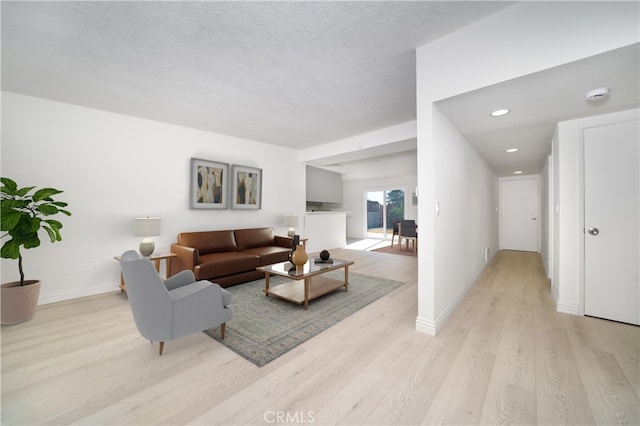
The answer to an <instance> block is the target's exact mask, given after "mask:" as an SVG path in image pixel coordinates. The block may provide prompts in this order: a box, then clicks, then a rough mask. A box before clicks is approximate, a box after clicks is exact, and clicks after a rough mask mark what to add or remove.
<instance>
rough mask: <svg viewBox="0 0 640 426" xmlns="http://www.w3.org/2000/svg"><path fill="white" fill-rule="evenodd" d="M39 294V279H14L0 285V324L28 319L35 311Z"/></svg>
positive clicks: (15, 322) (16, 322)
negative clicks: (21, 283) (22, 282)
mask: <svg viewBox="0 0 640 426" xmlns="http://www.w3.org/2000/svg"><path fill="white" fill-rule="evenodd" d="M39 296H40V281H38V280H25V282H24V285H23V286H21V285H20V281H14V282H10V283H6V284H2V285H1V286H0V298H1V306H0V308H1V309H2V312H1V317H2V318H1V322H2V324H18V323H20V322H25V321H29V320H30V319H31V318H33V316H34V315H35V313H36V308H37V307H38V298H39Z"/></svg>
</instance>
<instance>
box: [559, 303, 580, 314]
mask: <svg viewBox="0 0 640 426" xmlns="http://www.w3.org/2000/svg"><path fill="white" fill-rule="evenodd" d="M556 310H557V311H558V312H562V313H563V314H571V315H580V307H579V306H578V305H577V304H575V303H567V302H563V301H561V300H560V301H558V303H556Z"/></svg>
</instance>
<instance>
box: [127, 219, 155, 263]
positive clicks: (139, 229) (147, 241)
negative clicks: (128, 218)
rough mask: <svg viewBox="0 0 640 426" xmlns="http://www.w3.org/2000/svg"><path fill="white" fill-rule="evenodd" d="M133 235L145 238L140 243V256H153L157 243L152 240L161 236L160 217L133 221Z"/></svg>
mask: <svg viewBox="0 0 640 426" xmlns="http://www.w3.org/2000/svg"><path fill="white" fill-rule="evenodd" d="M133 233H134V235H135V236H136V237H144V238H143V239H142V241H140V254H141V255H143V256H151V254H153V250H155V248H156V243H155V242H154V241H153V240H152V239H151V238H150V237H155V236H157V235H160V218H159V217H137V218H135V219H133Z"/></svg>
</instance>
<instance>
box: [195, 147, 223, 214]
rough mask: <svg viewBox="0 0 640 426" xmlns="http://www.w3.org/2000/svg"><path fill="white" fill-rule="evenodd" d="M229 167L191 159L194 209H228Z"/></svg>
mask: <svg viewBox="0 0 640 426" xmlns="http://www.w3.org/2000/svg"><path fill="white" fill-rule="evenodd" d="M228 182H229V165H228V164H227V163H220V162H217V161H208V160H201V159H199V158H192V159H191V180H190V188H189V200H190V205H191V208H192V209H226V208H227V200H228V199H229V194H228V192H229V189H228V188H229V183H228Z"/></svg>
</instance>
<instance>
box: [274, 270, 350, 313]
mask: <svg viewBox="0 0 640 426" xmlns="http://www.w3.org/2000/svg"><path fill="white" fill-rule="evenodd" d="M311 279H312V277H308V278H305V279H304V285H300V283H299V282H298V281H294V280H292V281H288V282H286V283H284V284H279V285H277V286H275V287H269V289H268V290H267V289H264V290H262V291H263V292H264V293H265V294H266V295H267V296H275V297H278V298H280V299H284V300H286V301H289V302H293V303H297V304H298V305H303V304H304V307H305V309H306V308H307V305H308V303H309V301H311V300H313V299H317V298H318V297H320V296H324V295H325V294H327V293H331V292H332V291H334V290H337V289H339V288H340V287H344V291H347V289H348V286H349V283H348V282H344V281H340V280H334V279H332V278H326V277H322V276H315V277H313V284H311V282H310V281H311ZM305 292H306V293H307V294H308V296H307V297H305Z"/></svg>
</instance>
